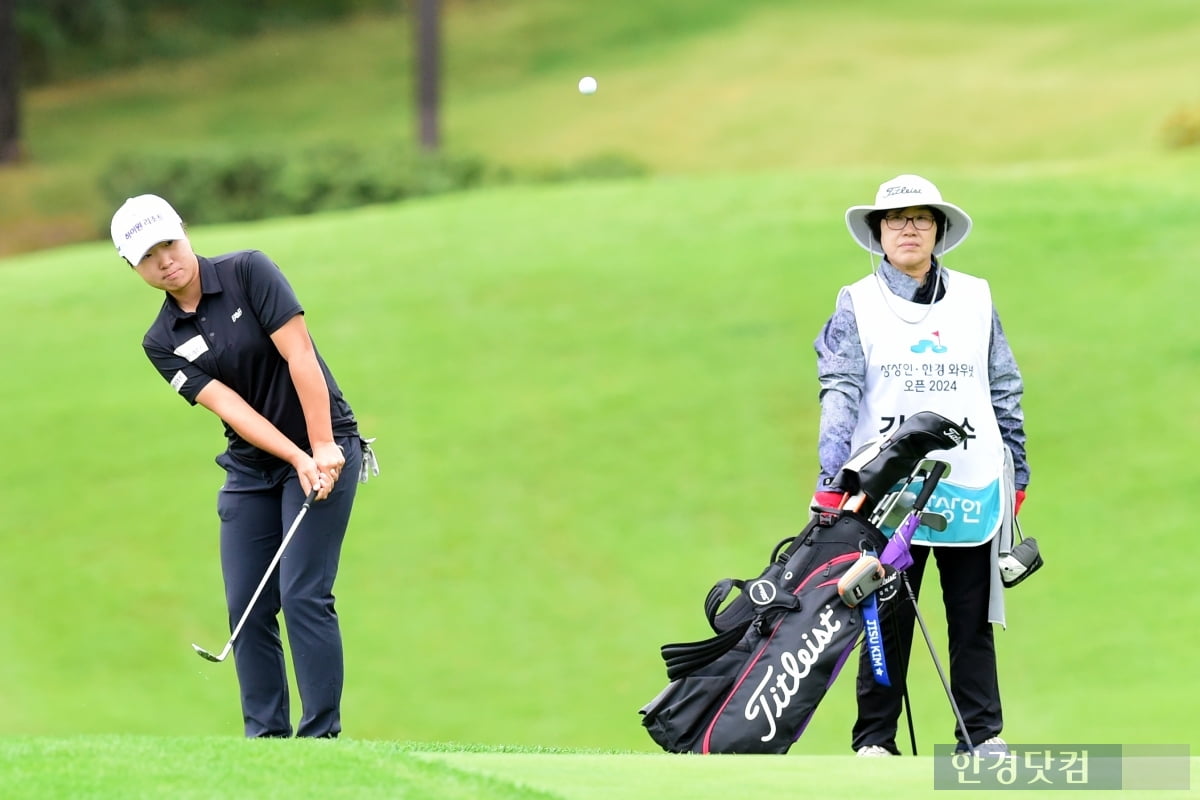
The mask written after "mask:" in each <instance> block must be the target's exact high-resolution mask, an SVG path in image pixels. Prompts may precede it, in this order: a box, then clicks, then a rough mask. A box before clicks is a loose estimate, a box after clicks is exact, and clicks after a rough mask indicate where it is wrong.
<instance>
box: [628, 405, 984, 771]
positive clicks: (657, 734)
mask: <svg viewBox="0 0 1200 800" xmlns="http://www.w3.org/2000/svg"><path fill="white" fill-rule="evenodd" d="M964 439H965V431H963V429H962V428H961V427H959V426H958V425H955V424H954V423H953V422H950V421H949V420H947V419H946V418H944V417H941V416H940V415H937V414H934V413H932V412H921V413H919V414H915V415H913V416H911V417H909V418H908V419H907V420H906V421H905V422H904V423H903V424H902V425H901V426H900V427H899V428H898V429H897V430H896V431H895V433H894V434H893V435H892V436H890V437H888V438H887V439H884V440H882V441H880V442H878V443H874V444H872V445H869V446H868V447H866V448H864V449H863V450H862V451H860V452H859V453H856V454H855V455H854V456H853V457H851V459H850V461H848V462H847V464H846V466H845V467H843V469H842V470H841V471H840V472H839V474H838V475H837V476H836V477H835V479H834V481H833V484H832V486H831V487H830V488H831V490H833V491H841V492H844V493H846V494H847V495H849V499H848V500H847V501H846V502H845V503H844V504H843V506H842V507H841V508H839V509H827V508H820V507H816V508H814V509H813V511H814V514H813V517H812V519H811V520H810V521H809V523H808V525H806V526H805V528H804V530H803V531H801V533H799V534H798V535H796V536H794V537H789V538H787V539H784V540H783V541H782V542H780V543H779V544H778V545H776V547H775V550H774V551H773V552H772V554H771V559H770V563H769V564H768V566H767V567H766V569H764V570H763V571H762V573H761V574H760V575H759V576H758V577H757V578H756V579H754V580H750V581H745V580H736V579H732V578H726V579H725V580H722V581H719V582H718V583H717V584H716V585H715V586H714V587H713V588H712V590H711V591H710V592H709V593H708V596H707V598H706V599H705V603H704V609H705V616H706V617H707V619H708V622H709V625H710V626H711V627H712V629H713V631H714V633H715V634H716V635H715V636H713V637H711V638H709V639H705V640H703V641H697V642H686V643H677V644H666V645H663V646H662V648H661V655H662V658H663V661H664V662H665V663H666V667H667V679H668V680H669V681H670V682H669V684H668V685H667V686H666V688H665V689H663V690H662V691H661V692H660V693H659V694H658V695H657V696H656V697H655V698H654V699H653V700H651V701H650V702H649V703H647V704H646V705H645V706H644V707H643V708H642V709H641V710H640V713H641V715H642V725H643V726H645V728H646V730H647V732H648V733H649V734H650V736H651V738H653V739H654V741H656V742H657V743H658V744H659V745H661V746H662V748H663V749H664V750H667V751H669V752H676V753H684V752H693V753H786V752H787V751H788V749H789V748H790V747H791V746H792V744H793V743H794V742H795V741H796V739H798V738H799V737H800V735H801V734H802V733H803V732H804V728H805V727H806V726H807V725H808V722H809V720H810V719H811V718H812V715H813V713H814V712H815V711H816V708H817V705H818V704H819V703H820V702H821V700H822V699H823V698H824V696H825V694H826V692H827V691H828V690H829V687H830V686H832V684H833V681H834V679H836V677H837V675H838V673H839V672H840V671H841V668H842V666H843V665H844V664H845V662H846V659H847V658H848V657H849V655H850V653H851V652H852V651H853V649H854V647H855V645H856V644H857V643H858V641H859V639H860V635H861V632H862V630H863V616H862V608H861V607H859V606H854V607H852V606H851V605H849V604H847V603H846V602H843V601H842V599H841V598H840V597H839V593H838V582H839V580H840V579H841V578H842V577H843V576H844V575H845V574H846V572H847V571H848V570H849V569H850V568H851V567H853V566H854V565H855V563H856V562H858V561H859V559H860V557H861V556H862V555H863V554H864V553H873V554H880V553H882V552H883V550H884V548H885V547H886V545H887V541H888V540H887V538H886V537H885V536H884V535H883V533H882V532H881V531H880V530H879V528H878V527H877V525H876V522H877V521H878V519H877V518H875V517H873V515H872V514H873V512H875V511H876V510H877V507H879V508H880V510H882V506H881V501H884V499H885V497H887V496H889V494H888V493H889V491H890V490H891V489H892V488H893V486H894V485H895V484H896V483H897V482H898V481H900V480H901V479H903V478H904V477H905V476H908V475H911V474H912V473H913V471H914V470H915V469H916V468H917V466H918V465H919V464H920V462H921V461H922V460H923V459H924V458H925V456H926V455H927V454H928V453H929V452H931V451H934V450H946V449H950V448H952V447H955V446H956V445H957V444H958V443H960V442H961V441H963V440H964ZM895 494H896V493H892V495H893V496H894V495H895ZM735 588H736V589H738V590H739V592H738V594H737V595H736V596H735V597H733V599H732V600H729V602H728V603H727V604H725V603H726V600H728V599H729V596H730V594H731V593H732V592H733V590H734V589H735ZM722 604H725V607H724V608H721V606H722Z"/></svg>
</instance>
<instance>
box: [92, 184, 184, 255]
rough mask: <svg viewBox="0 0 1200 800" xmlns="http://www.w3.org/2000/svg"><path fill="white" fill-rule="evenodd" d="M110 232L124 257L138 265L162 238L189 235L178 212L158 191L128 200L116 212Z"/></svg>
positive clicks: (165, 240)
mask: <svg viewBox="0 0 1200 800" xmlns="http://www.w3.org/2000/svg"><path fill="white" fill-rule="evenodd" d="M111 233H112V240H113V244H114V245H115V246H116V248H117V252H118V253H120V255H121V258H123V259H125V260H126V261H128V262H129V263H130V264H132V265H133V266H135V267H136V266H137V264H138V262H139V261H141V260H142V258H143V257H145V255H146V253H148V252H150V248H152V247H154V245H156V244H158V243H159V242H171V241H175V240H176V239H186V238H187V234H185V233H184V232H183V220H182V219H180V217H179V214H177V213H175V209H173V208H171V204H170V203H168V202H167V201H166V200H163V199H162V198H161V197H159V196H158V195H155V194H139V195H138V196H137V197H131V198H129V199H128V200H126V201H125V202H124V203H123V204H122V205H121V207H120V208H118V209H117V213H115V214H113V218H112V228H111Z"/></svg>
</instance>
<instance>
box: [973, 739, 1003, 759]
mask: <svg viewBox="0 0 1200 800" xmlns="http://www.w3.org/2000/svg"><path fill="white" fill-rule="evenodd" d="M974 752H975V755H977V756H1003V755H1007V754H1008V743H1007V742H1005V741H1004V740H1003V739H1001V738H1000V737H999V736H993V737H992V738H990V739H988V740H987V741H985V742H982V743H981V744H977V745H975V751H974Z"/></svg>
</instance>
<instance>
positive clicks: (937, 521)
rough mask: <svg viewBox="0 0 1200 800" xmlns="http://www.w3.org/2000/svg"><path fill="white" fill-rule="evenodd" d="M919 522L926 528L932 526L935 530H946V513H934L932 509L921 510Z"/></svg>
mask: <svg viewBox="0 0 1200 800" xmlns="http://www.w3.org/2000/svg"><path fill="white" fill-rule="evenodd" d="M921 524H922V525H924V526H925V527H926V528H932V529H933V530H935V531H938V532H941V531H944V530H946V525H947V524H948V523H947V522H946V515H945V514H935V513H934V512H932V511H922V512H921Z"/></svg>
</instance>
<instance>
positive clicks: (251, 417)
mask: <svg viewBox="0 0 1200 800" xmlns="http://www.w3.org/2000/svg"><path fill="white" fill-rule="evenodd" d="M196 402H197V403H199V404H200V405H202V406H204V407H205V408H207V409H208V410H209V411H211V412H213V413H214V414H216V415H217V416H218V417H220V418H221V419H222V420H223V421H224V422H225V424H227V425H228V426H229V427H231V428H233V430H234V431H235V432H236V433H237V435H238V436H240V437H242V439H244V440H245V441H247V442H249V443H250V444H252V445H254V446H255V447H257V448H258V449H260V450H264V451H266V452H268V453H270V454H271V455H273V456H275V457H276V458H279V459H282V460H283V461H286V462H288V463H289V464H293V463H295V460H296V457H297V456H299V455H304V451H303V450H301V449H300V446H299V445H297V444H296V443H295V442H293V441H292V440H291V439H289V438H288V437H286V436H284V435H283V433H282V432H280V430H279V429H278V428H276V427H275V426H274V425H272V424H271V422H270V421H269V420H268V419H267V418H266V417H264V416H263V415H262V414H259V413H258V412H257V411H255V410H254V409H253V408H251V407H250V404H249V403H247V402H246V401H245V400H243V399H242V397H241V395H239V394H238V393H237V392H235V391H233V390H232V389H230V388H229V387H228V386H225V385H224V384H222V383H219V382H217V381H212V382H211V383H209V384H208V385H207V386H205V387H204V388H203V389H201V390H200V393H199V394H198V395H196Z"/></svg>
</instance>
